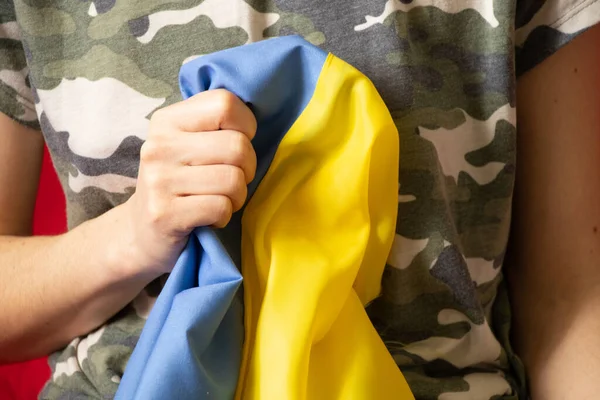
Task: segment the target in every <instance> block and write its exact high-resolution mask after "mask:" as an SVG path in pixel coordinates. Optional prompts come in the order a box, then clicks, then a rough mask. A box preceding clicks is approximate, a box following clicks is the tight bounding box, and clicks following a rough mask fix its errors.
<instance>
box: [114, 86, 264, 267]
mask: <svg viewBox="0 0 600 400" xmlns="http://www.w3.org/2000/svg"><path fill="white" fill-rule="evenodd" d="M255 133H256V119H255V118H254V115H253V114H252V112H251V111H250V109H248V107H246V105H245V104H244V103H243V102H242V101H241V100H240V99H239V98H238V97H236V96H235V95H233V94H232V93H230V92H228V91H225V90H221V89H219V90H211V91H207V92H203V93H200V94H197V95H196V96H193V97H191V98H189V99H187V100H185V101H182V102H180V103H176V104H173V105H171V106H169V107H166V108H163V109H161V110H158V111H156V112H155V113H154V114H153V116H152V118H151V122H150V131H149V135H148V139H147V140H146V142H145V143H144V145H143V146H142V149H141V152H140V168H139V174H138V181H137V188H136V191H135V193H134V194H133V195H132V197H131V198H130V199H129V200H128V201H127V203H126V204H125V205H126V207H128V208H129V215H130V216H131V219H130V221H129V222H130V223H131V226H130V229H131V231H132V237H133V239H132V243H133V246H134V247H135V249H134V253H135V257H136V263H139V264H140V268H142V269H143V270H144V271H146V272H152V273H156V274H160V273H165V272H170V270H171V269H172V268H173V266H174V264H175V262H176V260H177V258H178V256H179V254H180V252H181V250H182V249H183V247H184V245H185V243H186V240H187V236H188V235H189V234H190V232H191V231H192V230H193V229H194V228H195V227H198V226H207V225H211V226H215V227H223V226H225V225H226V224H227V223H228V222H229V219H230V218H231V214H232V213H233V212H235V211H237V210H239V209H240V208H241V207H242V206H243V204H244V202H245V200H246V195H247V189H246V185H247V184H248V183H249V182H250V181H251V180H252V179H253V178H254V174H255V170H256V154H255V153H254V149H253V148H252V144H251V142H250V141H251V139H252V138H253V137H254V134H255Z"/></svg>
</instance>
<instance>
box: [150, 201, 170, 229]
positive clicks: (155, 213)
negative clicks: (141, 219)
mask: <svg viewBox="0 0 600 400" xmlns="http://www.w3.org/2000/svg"><path fill="white" fill-rule="evenodd" d="M165 211H166V208H165V207H164V205H163V203H162V202H161V201H159V200H158V199H150V200H149V201H148V203H147V215H148V222H150V224H151V225H155V226H156V225H162V223H163V221H164V219H165Z"/></svg>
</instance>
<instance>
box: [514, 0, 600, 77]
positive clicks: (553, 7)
mask: <svg viewBox="0 0 600 400" xmlns="http://www.w3.org/2000/svg"><path fill="white" fill-rule="evenodd" d="M599 21H600V0H518V1H517V9H516V16H515V46H516V59H515V63H516V73H517V76H520V75H522V74H523V73H525V72H527V71H528V70H530V69H531V68H533V67H535V66H536V65H537V64H539V63H540V62H542V61H543V60H544V59H546V58H547V57H548V56H550V55H552V54H553V53H555V52H556V51H557V50H558V49H559V48H561V47H562V46H564V45H565V44H567V43H569V42H570V41H571V40H572V39H573V38H575V37H576V36H577V35H579V34H580V33H582V32H584V31H585V30H587V29H589V28H591V27H592V26H594V25H595V24H597V23H598V22H599Z"/></svg>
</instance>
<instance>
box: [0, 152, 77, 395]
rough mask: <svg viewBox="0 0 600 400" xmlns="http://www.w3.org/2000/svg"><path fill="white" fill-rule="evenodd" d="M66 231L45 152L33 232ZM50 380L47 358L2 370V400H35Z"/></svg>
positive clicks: (57, 189) (61, 204)
mask: <svg viewBox="0 0 600 400" xmlns="http://www.w3.org/2000/svg"><path fill="white" fill-rule="evenodd" d="M66 229H67V224H66V216H65V197H64V194H63V192H62V188H61V187H60V183H59V181H58V178H57V177H56V173H55V171H54V167H53V166H52V161H51V160H50V157H49V155H48V152H47V151H46V152H45V153H44V164H43V167H42V175H41V180H40V187H39V191H38V197H37V202H36V206H35V217H34V226H33V232H34V234H35V235H55V234H59V233H62V232H64V231H65V230H66ZM48 378H50V369H49V368H48V364H47V362H46V359H45V358H41V359H39V360H33V361H29V362H25V363H20V364H13V365H2V366H0V400H34V399H37V396H38V393H39V392H40V390H41V389H42V387H43V386H44V383H45V382H46V381H47V380H48Z"/></svg>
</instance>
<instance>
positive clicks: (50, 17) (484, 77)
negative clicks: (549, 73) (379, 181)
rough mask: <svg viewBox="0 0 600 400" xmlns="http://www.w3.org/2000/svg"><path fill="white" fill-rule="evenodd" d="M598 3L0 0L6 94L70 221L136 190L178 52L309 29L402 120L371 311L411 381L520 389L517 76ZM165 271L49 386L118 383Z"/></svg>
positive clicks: (183, 56) (596, 14) (502, 392)
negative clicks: (50, 172) (513, 314)
mask: <svg viewBox="0 0 600 400" xmlns="http://www.w3.org/2000/svg"><path fill="white" fill-rule="evenodd" d="M599 19H600V1H598V0H546V1H544V0H387V1H386V0H350V1H342V0H331V1H319V0H303V1H300V0H264V1H263V0H179V1H168V0H140V1H134V0H129V1H125V0H93V1H90V0H0V111H2V112H4V113H5V114H7V115H9V116H10V117H12V118H14V119H16V120H17V121H19V122H21V123H23V124H25V125H28V126H32V127H41V129H42V131H43V134H44V137H45V139H46V142H47V144H48V147H49V149H50V152H51V154H52V158H53V161H54V165H55V166H56V169H57V172H58V174H59V177H60V180H61V183H62V185H63V188H64V191H65V193H66V197H67V210H68V217H69V226H70V227H71V228H72V227H75V226H77V225H78V224H80V223H82V222H83V221H86V220H88V219H90V218H94V217H97V216H98V215H100V214H102V213H104V212H105V211H107V210H109V209H110V208H111V207H114V206H116V205H118V204H121V203H123V202H124V201H126V200H127V199H128V197H129V196H130V195H131V194H132V192H133V191H134V188H135V183H136V176H137V172H138V162H139V150H140V146H141V145H142V143H143V142H144V139H145V137H146V135H147V131H148V124H149V115H151V114H152V112H153V111H154V110H156V109H157V108H160V107H164V106H167V105H169V104H172V103H174V102H177V101H179V100H180V95H179V91H178V81H177V75H178V71H179V68H180V66H181V65H182V64H183V63H185V62H186V61H188V60H190V59H192V58H194V57H198V56H201V55H203V54H207V53H211V52H215V51H218V50H222V49H225V48H229V47H232V46H239V45H243V44H244V43H249V42H253V41H258V40H262V39H264V38H268V37H273V36H281V35H289V34H298V35H301V36H303V37H304V38H306V39H307V40H308V41H310V42H312V43H314V44H316V45H318V46H320V47H322V48H323V49H325V50H327V51H330V52H332V53H334V54H335V55H337V56H338V57H340V58H342V59H344V60H345V61H347V62H349V63H350V64H352V65H354V66H355V67H357V68H358V69H360V70H361V71H362V72H363V73H365V74H366V75H367V76H368V77H370V78H371V80H372V81H373V82H374V84H375V86H376V87H377V89H378V90H379V91H380V93H381V95H382V97H383V99H384V100H385V102H386V104H387V105H388V107H389V109H390V111H391V113H392V116H393V118H394V120H395V122H396V124H397V126H398V130H399V132H400V143H401V162H400V167H399V168H400V184H399V185H398V211H399V212H398V222H397V235H396V239H395V242H394V245H393V249H392V252H391V254H390V256H389V261H388V266H387V268H386V271H385V275H384V278H383V295H382V296H381V297H380V298H379V299H378V300H376V301H375V302H374V303H373V304H371V305H370V306H369V308H368V311H369V315H370V316H371V319H372V321H373V323H374V324H375V326H376V327H377V329H378V331H379V333H380V334H381V336H382V338H383V339H384V341H385V343H386V345H387V346H388V348H389V350H390V352H391V354H392V355H393V357H394V359H395V360H396V362H397V364H398V366H399V367H400V368H401V369H402V372H403V373H404V375H405V376H406V378H407V380H408V382H409V384H410V386H411V389H412V390H413V392H414V394H415V396H416V398H417V399H439V400H459V399H486V400H489V399H515V398H525V397H526V395H525V393H526V387H525V379H524V371H523V367H522V365H521V363H520V361H519V359H518V358H517V357H516V356H515V354H514V353H513V351H512V349H511V346H510V343H509V341H508V337H509V328H510V327H509V322H510V308H509V305H508V300H507V294H506V291H505V288H504V284H503V278H502V272H501V266H502V262H503V256H504V252H505V248H506V245H507V237H508V231H509V222H510V212H511V197H512V192H513V183H514V177H515V145H516V144H515V135H516V125H515V84H516V78H517V76H519V75H520V74H522V73H523V72H525V71H526V70H528V69H530V68H532V67H533V66H535V65H536V64H538V63H539V62H541V61H542V60H543V59H544V58H546V57H547V56H548V55H550V54H551V53H553V52H555V51H556V50H557V49H558V48H559V47H560V46H562V45H564V44H565V43H567V42H568V41H569V40H571V39H572V38H573V37H574V36H576V35H577V34H578V33H580V32H581V31H583V30H585V29H586V28H589V27H590V26H592V25H594V24H595V23H597V22H598V20H599ZM0 134H1V132H0ZM160 285H161V282H157V283H155V284H154V285H151V286H149V287H148V288H147V289H146V290H145V291H144V292H143V293H141V294H140V295H139V296H138V297H137V298H136V299H135V301H133V303H132V304H130V305H129V306H127V307H126V308H125V309H124V310H122V311H121V312H120V313H119V314H118V315H116V316H115V317H113V318H112V319H111V320H110V321H108V322H107V324H106V325H105V326H103V327H102V328H100V329H99V330H97V331H95V332H93V333H91V334H90V335H88V336H87V337H83V338H78V339H75V340H74V341H73V342H72V343H71V344H70V345H69V346H68V347H67V348H66V349H65V350H64V351H62V352H60V353H58V354H56V355H54V356H53V357H52V358H51V366H52V370H53V372H52V378H51V380H50V382H49V383H48V385H47V386H46V388H45V390H44V392H43V394H42V397H43V398H47V399H75V398H99V399H100V398H102V399H106V398H111V397H112V396H113V395H114V393H115V391H116V389H117V387H118V383H119V380H120V377H121V376H122V374H123V370H124V368H125V364H126V362H127V360H128V357H129V356H130V354H131V351H132V349H133V347H134V346H135V344H136V341H137V338H138V336H139V334H140V331H141V330H142V327H143V325H144V321H145V318H146V317H147V315H148V313H149V311H150V309H151V307H152V304H153V302H154V299H155V298H156V296H157V294H158V292H159V291H160V287H161V286H160ZM372 367H373V366H367V365H365V368H372ZM157 379H160V377H157Z"/></svg>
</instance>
